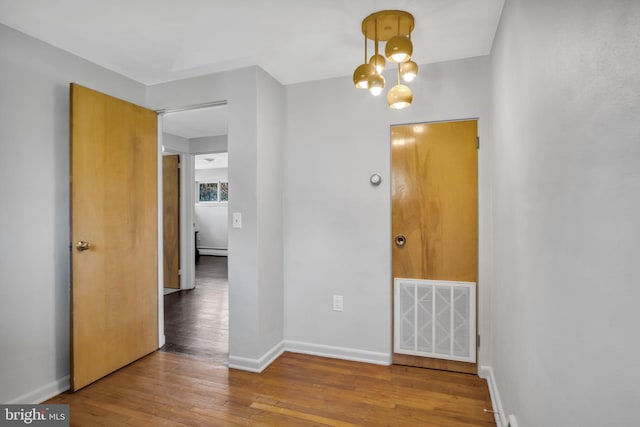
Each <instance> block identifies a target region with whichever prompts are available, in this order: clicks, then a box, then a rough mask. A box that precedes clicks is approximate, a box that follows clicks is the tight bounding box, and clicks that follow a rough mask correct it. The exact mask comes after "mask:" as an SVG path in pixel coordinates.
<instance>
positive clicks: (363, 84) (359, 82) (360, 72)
mask: <svg viewBox="0 0 640 427" xmlns="http://www.w3.org/2000/svg"><path fill="white" fill-rule="evenodd" d="M375 73H376V69H375V67H374V66H373V65H371V64H362V65H359V66H358V68H356V70H355V71H354V72H353V84H354V85H356V87H357V88H358V89H367V88H368V83H367V80H368V79H369V76H371V75H372V74H375Z"/></svg>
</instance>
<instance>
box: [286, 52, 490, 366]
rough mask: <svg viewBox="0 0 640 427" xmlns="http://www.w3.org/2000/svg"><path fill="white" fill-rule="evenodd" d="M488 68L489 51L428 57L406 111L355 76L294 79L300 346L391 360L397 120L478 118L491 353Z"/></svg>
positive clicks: (291, 170)
mask: <svg viewBox="0 0 640 427" xmlns="http://www.w3.org/2000/svg"><path fill="white" fill-rule="evenodd" d="M489 71H490V62H489V59H488V57H483V58H475V59H468V60H464V61H455V62H446V63H440V64H432V65H428V66H421V70H420V75H419V77H418V79H417V80H416V81H415V82H414V83H413V84H412V85H411V87H412V88H413V91H414V102H413V105H412V106H411V107H409V108H408V109H406V110H401V111H395V110H391V109H390V108H389V107H388V106H387V103H386V100H385V99H384V97H383V96H381V97H373V96H371V95H370V94H369V92H367V91H363V90H358V89H356V88H354V87H353V83H352V81H351V78H350V77H344V78H337V79H331V80H323V81H317V82H312V83H302V84H297V85H292V86H287V87H286V94H287V105H286V111H287V115H286V139H285V141H286V145H285V150H284V159H285V172H284V183H285V184H284V217H285V224H286V226H285V230H284V235H285V270H284V275H285V284H286V291H285V314H286V317H285V319H286V322H285V336H286V339H287V340H289V341H292V342H293V343H294V344H293V346H294V347H295V348H297V349H299V350H305V351H311V352H317V353H325V354H332V355H339V356H342V357H352V358H359V359H364V360H370V361H376V362H378V363H389V362H390V357H391V338H392V335H391V292H392V287H391V215H390V209H391V197H390V179H389V174H390V126H391V125H393V124H403V123H413V122H426V121H438V120H455V119H463V118H479V122H478V125H479V135H480V137H481V139H482V141H483V142H482V149H481V150H480V152H479V192H480V193H479V199H480V210H479V214H480V228H479V231H480V239H479V241H480V267H479V282H480V283H479V289H480V291H479V298H480V307H479V315H480V319H479V328H480V333H481V334H482V335H483V338H482V343H483V345H482V347H481V348H480V353H479V355H480V360H481V361H482V360H483V359H486V355H485V351H484V349H485V347H486V346H487V345H488V342H489V341H490V335H489V330H488V328H487V321H486V319H487V318H488V317H487V316H488V311H489V306H488V301H489V299H488V295H489V292H490V282H491V280H490V276H491V274H490V267H491V252H490V241H489V237H488V230H489V228H488V227H489V225H490V220H489V206H490V205H489V203H488V201H489V199H490V193H489V184H488V178H489V176H490V175H489V174H490V171H491V165H490V153H491V143H490V137H489V136H490V123H491V117H490V99H489V96H490V87H489V83H490V75H489ZM393 78H394V76H393V73H391V72H390V73H389V75H387V82H389V83H388V84H392V83H391V82H393ZM385 93H386V92H385ZM372 173H379V174H380V175H381V176H382V184H381V185H380V186H378V187H373V186H371V184H370V183H369V176H370V175H371V174H372ZM333 294H338V295H343V296H344V311H343V312H334V311H332V295H333Z"/></svg>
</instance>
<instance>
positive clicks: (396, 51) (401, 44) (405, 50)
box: [384, 36, 413, 64]
mask: <svg viewBox="0 0 640 427" xmlns="http://www.w3.org/2000/svg"><path fill="white" fill-rule="evenodd" d="M412 53H413V44H412V43H411V40H409V38H408V37H405V36H394V37H391V38H390V39H389V41H387V44H386V46H385V47H384V54H385V56H386V57H387V59H388V60H389V61H391V62H393V63H395V64H400V63H402V62H405V61H408V60H409V59H411V54H412Z"/></svg>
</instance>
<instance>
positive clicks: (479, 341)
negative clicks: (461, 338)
mask: <svg viewBox="0 0 640 427" xmlns="http://www.w3.org/2000/svg"><path fill="white" fill-rule="evenodd" d="M478 347H480V334H478Z"/></svg>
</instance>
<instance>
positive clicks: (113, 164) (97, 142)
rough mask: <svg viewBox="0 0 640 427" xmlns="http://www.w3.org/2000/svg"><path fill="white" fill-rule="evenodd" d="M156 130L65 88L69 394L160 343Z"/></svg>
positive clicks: (140, 117)
mask: <svg viewBox="0 0 640 427" xmlns="http://www.w3.org/2000/svg"><path fill="white" fill-rule="evenodd" d="M156 128H157V125H156V114H155V113H154V112H153V111H150V110H147V109H144V108H142V107H139V106H137V105H134V104H131V103H129V102H125V101H122V100H119V99H116V98H113V97H110V96H107V95H104V94H102V93H99V92H96V91H93V90H91V89H87V88H84V87H82V86H79V85H76V84H72V85H71V239H72V240H71V241H72V248H71V254H72V255H71V268H72V280H71V310H72V311H71V331H72V338H71V387H72V390H78V389H80V388H82V387H84V386H86V385H87V384H90V383H92V382H93V381H95V380H97V379H100V378H102V377H103V376H105V375H107V374H109V373H111V372H113V371H115V370H117V369H119V368H121V367H123V366H125V365H127V364H129V363H131V362H132V361H134V360H136V359H138V358H140V357H142V356H144V355H146V354H148V353H150V352H152V351H154V350H156V349H157V348H158V261H157V259H158V258H157V256H158V255H157V253H158V233H157V230H158V228H157V227H158V222H157V212H158V208H157V199H158V196H157V154H156V153H157V149H156V146H157V145H156V144H157V142H156ZM80 242H87V244H88V245H89V246H87V245H85V246H84V249H85V250H81V249H83V248H82V247H80V248H79V247H78V246H82V245H81V244H80V245H79V243H80Z"/></svg>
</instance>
